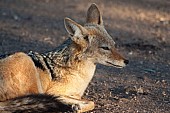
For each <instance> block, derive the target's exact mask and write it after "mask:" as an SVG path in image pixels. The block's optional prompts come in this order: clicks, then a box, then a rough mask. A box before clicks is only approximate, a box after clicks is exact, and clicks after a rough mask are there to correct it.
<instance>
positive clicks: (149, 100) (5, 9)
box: [0, 0, 170, 113]
mask: <svg viewBox="0 0 170 113" xmlns="http://www.w3.org/2000/svg"><path fill="white" fill-rule="evenodd" d="M91 3H96V4H98V6H99V8H100V10H101V12H102V14H103V20H104V24H105V27H106V29H107V31H108V32H109V34H110V35H111V36H112V37H113V39H114V40H115V42H116V44H117V45H116V46H117V48H118V49H119V51H120V52H121V53H122V54H123V55H124V56H126V58H128V59H129V60H130V64H129V65H128V66H127V67H126V68H123V69H116V68H113V67H106V66H102V65H98V69H97V70H96V73H95V76H94V78H93V80H92V82H91V83H90V85H89V87H88V89H87V91H86V93H85V96H84V98H87V99H89V100H94V101H95V103H96V107H95V109H94V110H93V111H92V112H93V113H101V112H103V113H122V112H125V113H137V112H139V113H169V112H170V1H169V0H62V1H61V0H0V55H2V54H7V53H13V52H16V51H24V52H27V51H29V50H33V51H38V52H46V51H49V50H51V49H53V48H55V47H56V46H58V45H59V44H61V43H62V42H63V41H64V40H65V39H67V33H66V31H65V29H64V24H63V19H64V17H70V18H71V19H73V20H75V21H77V22H79V23H81V24H83V23H84V22H85V17H86V11H87V9H88V7H89V6H90V4H91Z"/></svg>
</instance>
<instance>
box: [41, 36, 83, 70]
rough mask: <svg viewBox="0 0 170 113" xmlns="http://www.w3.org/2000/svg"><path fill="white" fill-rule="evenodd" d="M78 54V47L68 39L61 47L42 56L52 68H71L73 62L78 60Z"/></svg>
mask: <svg viewBox="0 0 170 113" xmlns="http://www.w3.org/2000/svg"><path fill="white" fill-rule="evenodd" d="M79 54H80V50H79V47H78V46H76V44H75V43H74V42H73V41H72V40H71V39H70V38H69V39H68V40H66V41H65V42H64V43H63V44H62V45H60V46H59V47H57V48H56V49H54V50H53V51H50V52H48V53H45V54H44V55H45V56H46V57H47V58H49V60H50V62H51V64H53V65H54V66H59V67H71V66H72V65H74V64H73V63H75V60H76V61H77V60H78V55H79ZM79 60H81V59H79Z"/></svg>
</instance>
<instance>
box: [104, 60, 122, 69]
mask: <svg viewBox="0 0 170 113" xmlns="http://www.w3.org/2000/svg"><path fill="white" fill-rule="evenodd" d="M106 63H107V64H109V65H111V66H114V67H116V68H123V66H120V65H116V64H113V63H111V62H108V61H106Z"/></svg>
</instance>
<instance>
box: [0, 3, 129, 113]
mask: <svg viewBox="0 0 170 113" xmlns="http://www.w3.org/2000/svg"><path fill="white" fill-rule="evenodd" d="M65 27H66V29H67V31H68V33H69V34H70V36H71V37H70V38H71V43H70V44H68V45H67V44H66V46H64V47H63V48H62V51H57V52H51V53H47V54H46V56H48V57H50V58H51V59H52V61H54V62H55V65H54V68H52V71H53V72H54V73H55V74H56V79H53V78H52V77H51V75H52V74H50V73H51V72H49V69H48V67H47V66H44V68H45V69H44V70H43V69H41V68H39V67H37V66H35V62H33V60H32V59H31V57H30V56H28V55H27V54H25V53H22V52H19V53H15V54H13V55H10V56H8V57H7V58H4V59H1V60H0V101H5V100H8V99H11V98H15V97H19V96H22V95H27V94H38V93H45V94H52V95H55V96H60V99H61V100H62V101H64V102H65V103H72V104H78V105H79V106H80V110H78V112H85V111H89V110H92V109H94V102H92V101H86V100H81V97H82V95H83V93H84V91H85V89H86V88H87V86H88V84H89V82H90V81H91V79H92V77H93V75H94V72H95V69H96V63H101V64H104V65H108V66H115V67H124V66H125V65H126V64H127V63H125V59H124V58H123V57H122V56H121V55H120V54H118V52H117V51H116V49H115V47H114V41H113V39H112V38H111V36H110V35H109V34H108V33H107V32H106V30H105V28H104V26H103V20H102V16H101V14H100V11H99V9H98V8H97V6H96V5H95V4H92V5H91V6H90V8H89V10H88V13H87V22H86V24H85V25H84V26H81V25H80V24H78V23H76V22H74V21H73V20H71V19H69V18H66V19H65ZM65 48H67V49H65ZM63 54H66V55H67V54H68V55H67V57H68V60H65V59H64V57H63V56H64V55H63ZM66 55H65V56H66ZM53 56H54V57H53ZM126 61H127V60H126ZM42 64H43V65H46V64H45V63H42ZM49 65H50V66H52V64H51V63H49Z"/></svg>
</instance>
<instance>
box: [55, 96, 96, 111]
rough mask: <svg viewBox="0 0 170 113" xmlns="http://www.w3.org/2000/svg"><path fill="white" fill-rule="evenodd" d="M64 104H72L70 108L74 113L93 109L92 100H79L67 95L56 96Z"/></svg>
mask: <svg viewBox="0 0 170 113" xmlns="http://www.w3.org/2000/svg"><path fill="white" fill-rule="evenodd" d="M58 99H59V100H60V101H61V102H63V103H64V104H69V105H70V104H72V109H73V111H75V112H76V113H82V112H86V111H91V110H93V109H94V102H93V101H88V100H79V99H75V98H72V97H68V96H60V97H59V98H58Z"/></svg>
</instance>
